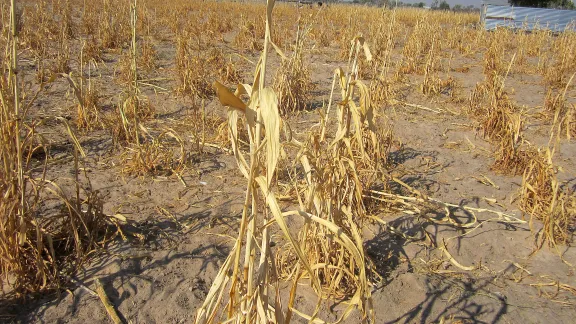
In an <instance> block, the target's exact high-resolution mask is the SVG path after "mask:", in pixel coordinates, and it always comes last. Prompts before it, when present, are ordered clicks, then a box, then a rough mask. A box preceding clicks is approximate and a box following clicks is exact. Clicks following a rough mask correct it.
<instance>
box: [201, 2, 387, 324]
mask: <svg viewBox="0 0 576 324" xmlns="http://www.w3.org/2000/svg"><path fill="white" fill-rule="evenodd" d="M273 6H274V1H273V0H270V1H268V8H267V9H268V11H267V17H266V18H267V19H266V35H265V42H264V46H263V48H264V51H263V53H262V55H261V58H260V61H259V64H258V65H257V67H256V71H255V76H254V83H253V85H252V86H250V85H240V86H239V87H238V89H237V90H236V91H235V93H232V92H230V91H229V90H228V89H227V88H226V87H224V86H223V85H222V84H220V83H218V82H215V83H214V87H215V89H216V91H217V94H218V97H219V99H220V102H221V103H222V104H223V105H224V106H228V107H229V108H230V110H229V125H230V129H231V141H232V148H233V151H234V155H235V156H236V160H237V162H238V166H239V169H240V171H241V173H242V174H243V175H244V177H245V178H246V180H247V182H248V184H247V192H246V200H245V204H244V208H243V211H242V221H241V223H240V230H239V233H238V238H237V240H236V242H235V244H234V247H233V248H232V251H231V252H230V255H229V256H228V258H227V259H226V261H225V262H224V265H223V266H222V267H221V268H220V271H219V273H218V275H217V277H216V278H215V279H214V283H213V284H212V287H211V289H210V291H209V292H208V296H207V298H206V300H205V302H204V304H203V305H202V307H201V308H200V309H199V310H198V313H197V317H196V322H197V323H212V322H214V321H225V320H228V321H231V322H237V323H240V322H270V321H272V322H276V323H289V322H290V320H291V318H292V316H293V314H294V313H296V314H297V315H299V316H301V317H303V318H305V319H308V320H312V318H314V317H316V313H317V312H318V309H319V306H320V300H321V299H319V301H318V303H317V306H316V310H315V311H314V314H312V315H307V314H303V313H302V312H300V311H298V310H297V309H295V308H294V300H295V297H296V295H297V287H298V282H299V281H300V279H301V278H304V277H308V279H309V280H310V282H311V284H312V287H313V288H314V289H315V290H316V291H317V292H318V294H319V296H320V297H322V296H324V297H325V296H326V295H332V296H340V297H344V296H346V297H350V295H351V296H352V297H351V299H350V300H349V302H350V305H349V307H348V309H347V310H346V311H345V312H344V314H343V317H344V318H345V317H348V316H349V315H350V314H351V313H352V311H353V310H354V309H355V308H357V309H359V310H360V313H361V319H362V322H373V321H374V318H373V309H372V302H371V296H370V281H369V274H368V270H367V264H368V263H369V262H368V260H367V258H366V256H365V255H364V247H363V240H362V238H361V231H360V228H359V225H358V224H359V222H362V217H361V215H354V213H356V212H358V211H360V212H362V211H364V210H365V209H364V207H363V202H362V201H363V200H362V187H360V181H362V180H365V181H367V180H368V179H372V177H375V176H374V175H370V176H367V178H365V176H362V177H360V176H359V173H358V172H359V171H358V170H364V168H368V167H366V166H364V165H358V170H357V169H356V165H354V163H355V162H356V161H365V159H366V158H368V157H372V158H373V159H375V160H376V159H378V158H379V157H381V156H382V155H381V154H380V152H383V151H384V150H382V151H380V142H379V141H378V140H379V139H378V137H377V135H376V133H374V128H373V127H374V125H373V120H372V119H373V117H374V116H373V111H372V106H371V103H370V100H369V93H368V89H367V87H366V86H364V85H363V84H362V83H361V82H360V81H358V80H356V77H357V64H358V63H357V58H358V51H359V48H361V47H362V44H363V39H361V38H357V40H356V42H355V46H357V47H358V50H357V51H355V53H356V54H355V56H354V57H355V58H354V64H353V65H352V69H351V71H354V73H351V74H349V75H348V77H346V76H344V74H340V77H339V81H340V83H341V85H342V94H343V98H342V99H343V102H342V103H341V104H339V111H338V116H339V117H338V120H339V122H338V125H339V127H338V132H337V133H336V135H335V138H334V141H333V143H334V144H333V145H334V146H331V144H330V143H329V142H328V141H324V140H320V141H321V143H320V145H323V146H326V147H327V148H326V149H323V150H321V151H316V152H314V151H312V148H310V147H309V146H308V145H313V144H314V143H315V142H316V141H315V140H312V141H311V142H310V144H306V143H301V142H299V141H297V140H296V139H294V138H289V139H288V142H286V143H285V144H284V145H291V146H295V147H296V148H298V149H299V151H300V153H299V154H298V155H296V157H294V158H293V160H294V162H295V163H299V164H300V165H301V167H302V168H303V169H304V170H306V174H307V175H306V181H307V183H308V186H309V189H308V190H307V191H306V192H304V193H303V196H305V197H306V200H305V203H304V202H302V201H301V206H300V209H297V210H291V211H285V212H282V210H281V208H280V205H279V203H278V198H277V193H276V186H275V184H274V174H275V173H276V167H277V164H278V161H279V159H280V156H281V152H282V151H284V148H283V146H284V145H283V144H281V142H280V131H281V128H282V127H284V128H287V127H288V126H287V124H286V123H285V122H283V121H282V120H281V119H280V111H279V107H278V98H277V95H276V94H275V92H274V91H273V90H272V89H270V88H268V87H266V86H265V84H266V82H265V81H266V62H267V56H268V52H267V51H268V49H269V46H271V42H270V35H271V24H270V22H271V19H272V9H273ZM358 44H360V45H358ZM364 48H365V49H366V50H367V47H365V46H364ZM353 88H358V89H359V90H358V91H359V92H360V102H361V103H360V105H359V106H357V105H356V104H355V103H354V101H353V100H352V99H353V98H354V95H353V93H354V90H352V89H353ZM241 95H249V96H250V100H249V102H248V104H245V103H244V102H243V101H242V100H241V99H240V97H241ZM238 113H244V115H245V116H246V130H247V132H248V133H249V138H250V147H249V153H248V154H247V156H246V154H245V153H243V152H242V151H241V150H240V148H239V143H238V125H237V124H238ZM366 124H368V126H366ZM282 125H284V126H282ZM325 125H326V124H324V126H323V127H325ZM352 125H353V126H352ZM366 127H367V128H366ZM321 133H322V134H324V131H322V132H321ZM319 137H323V135H321V134H316V136H315V138H316V139H318V138H319ZM312 138H314V137H312ZM327 151H334V154H336V155H332V157H333V158H339V159H341V163H342V164H341V165H340V166H341V167H342V169H341V173H339V176H336V177H330V176H329V175H328V173H327V172H323V171H322V170H320V169H317V170H313V169H312V168H319V167H322V168H323V167H324V165H322V166H319V165H316V164H315V163H322V162H324V160H323V158H324V157H322V158H321V159H318V158H317V155H316V154H322V153H323V152H327ZM321 152H322V153H321ZM308 156H309V157H310V158H309V157H308ZM368 161H372V160H371V159H370V160H368ZM379 162H381V161H379ZM369 164H370V163H369ZM370 167H372V168H373V167H374V166H373V165H372V164H370ZM368 169H369V170H370V168H368ZM371 171H372V170H371ZM318 172H321V173H320V174H318ZM325 177H326V178H325ZM331 179H332V180H331ZM324 180H326V181H329V182H327V183H324V184H323V183H319V182H320V181H324ZM372 181H374V180H372ZM339 182H340V183H341V184H342V185H345V186H348V188H349V190H350V191H349V192H348V193H349V194H348V195H343V196H340V199H334V200H333V197H331V196H330V195H331V194H333V193H334V192H335V190H337V189H336V188H337V185H338V183H339ZM345 183H347V184H345ZM324 185H325V186H324ZM314 206H315V207H314ZM332 207H334V208H335V209H331V208H332ZM287 217H302V218H304V220H305V221H306V222H305V225H304V227H303V228H302V229H301V230H300V231H299V232H300V233H301V235H299V236H298V237H297V238H296V237H294V236H293V234H291V233H292V231H291V230H289V228H288V224H287V223H286V219H287ZM270 224H275V225H277V226H278V228H279V230H280V231H281V232H282V234H283V237H284V239H285V240H286V241H287V244H288V246H289V250H290V251H291V254H292V255H293V256H294V257H293V258H288V259H290V260H294V263H293V265H294V264H295V267H293V268H292V269H293V270H294V271H293V272H292V273H291V276H290V279H292V280H293V285H292V290H291V291H290V297H289V300H288V305H287V308H283V304H282V302H281V298H280V291H279V282H278V280H277V277H278V276H277V273H278V270H279V269H278V267H279V266H282V264H280V265H279V264H276V263H275V262H273V260H274V256H273V252H272V250H271V247H270V231H271V226H270ZM314 233H316V234H317V235H313V234H314ZM321 237H323V238H324V239H325V238H329V242H330V244H329V245H327V246H326V245H324V249H323V251H320V252H319V253H321V254H323V255H322V256H318V258H316V256H315V255H314V253H313V251H314V249H315V246H314V244H313V243H314V242H316V241H317V240H319V239H320V238H321ZM258 241H260V243H259V244H258V243H257V242H258ZM257 247H258V249H257ZM258 251H259V253H257V252H258ZM242 252H244V260H243V261H242V258H241V254H242ZM334 253H339V254H340V255H341V262H338V261H337V260H336V261H333V262H334V263H333V264H320V263H318V262H319V260H324V261H326V262H332V260H333V259H334V258H333V257H331V256H333V255H335V254H334ZM258 254H259V256H258ZM311 257H314V259H311ZM312 261H313V262H314V263H312ZM322 268H323V269H326V268H330V270H329V271H328V272H324V271H322ZM242 269H243V270H242ZM321 273H322V274H321ZM328 274H331V275H334V276H333V277H330V278H329V277H326V276H327V275H328ZM321 276H323V277H321ZM338 277H340V279H338ZM339 284H345V285H346V286H345V288H339V287H337V286H335V285H339ZM226 292H227V298H226V299H225V298H224V294H225V293H226Z"/></svg>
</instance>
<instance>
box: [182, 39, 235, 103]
mask: <svg viewBox="0 0 576 324" xmlns="http://www.w3.org/2000/svg"><path fill="white" fill-rule="evenodd" d="M192 35H196V36H192ZM193 37H194V38H196V40H197V42H193V41H191V39H194V38H193ZM205 46H206V45H205V44H204V40H202V36H199V35H198V34H197V32H196V31H192V32H183V33H182V34H180V35H179V36H178V39H177V46H176V69H177V72H178V79H179V81H180V85H179V87H178V92H179V93H181V94H184V95H187V96H191V97H193V98H196V97H197V98H203V99H206V98H209V97H211V96H213V95H214V94H215V93H214V89H212V85H211V83H210V81H209V80H213V79H218V80H220V81H222V82H225V83H239V82H241V81H242V77H241V75H240V73H239V72H238V70H237V69H236V66H235V65H234V63H233V62H232V61H231V60H228V61H227V60H226V57H225V55H224V51H223V50H222V49H220V48H217V47H212V48H209V49H208V48H205Z"/></svg>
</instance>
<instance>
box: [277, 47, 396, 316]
mask: <svg viewBox="0 0 576 324" xmlns="http://www.w3.org/2000/svg"><path fill="white" fill-rule="evenodd" d="M362 47H364V40H363V38H361V37H356V38H355V39H354V42H353V46H352V48H353V51H352V52H353V53H355V55H354V58H353V63H352V64H351V66H349V71H355V72H353V73H352V72H349V73H348V74H344V72H343V71H342V70H341V69H338V70H337V71H336V73H335V79H336V80H337V82H338V83H339V85H340V87H341V95H342V98H343V99H342V100H341V101H340V102H339V103H338V109H337V126H338V127H337V131H336V133H335V134H334V137H333V139H332V140H331V141H328V140H324V139H322V137H323V136H324V135H323V134H325V133H326V127H327V123H326V122H324V123H323V126H322V129H320V130H318V131H317V132H311V133H310V135H309V137H308V139H307V141H306V142H304V143H302V144H300V145H298V146H299V147H300V151H299V152H298V154H297V158H298V159H299V161H300V163H301V166H302V171H303V174H302V175H300V177H302V178H304V179H305V185H304V186H299V185H298V183H295V184H294V187H295V188H299V187H302V188H304V189H301V190H298V192H297V197H298V201H299V202H300V209H301V211H300V213H302V212H305V213H306V214H308V215H315V216H316V217H318V221H316V222H311V223H309V224H305V225H304V226H303V228H302V229H301V230H299V231H298V233H299V234H298V241H299V244H300V246H301V247H302V250H303V252H304V254H305V256H306V257H307V261H308V263H309V264H310V265H311V266H312V269H313V271H314V276H315V277H316V278H318V279H319V281H320V285H321V288H322V289H321V290H320V291H317V293H318V294H319V295H320V296H322V297H323V298H339V299H342V298H344V299H346V298H350V296H352V297H351V301H352V304H353V305H354V303H355V304H356V307H358V308H359V309H360V310H362V311H363V312H364V314H371V312H372V310H371V308H370V306H369V303H370V293H369V291H368V290H369V289H370V288H369V287H370V285H371V284H370V283H371V282H372V280H373V279H374V277H375V276H376V277H377V275H376V273H375V272H373V271H371V270H373V268H372V266H371V265H372V262H371V260H370V259H369V258H368V257H367V256H366V255H365V252H364V249H363V242H364V239H363V235H362V228H363V226H364V224H365V223H366V222H367V221H368V212H369V206H367V205H366V202H365V199H364V193H365V192H366V191H367V190H368V189H370V188H372V187H373V186H374V185H375V184H379V185H384V186H386V184H387V180H388V179H387V176H388V172H387V170H386V166H387V165H388V161H387V156H388V153H389V149H390V147H391V144H392V135H391V131H390V129H389V128H386V127H382V128H378V127H376V125H375V120H374V118H375V116H374V110H373V105H372V102H371V100H370V92H369V90H368V88H367V87H366V85H365V84H364V83H362V82H361V81H360V80H358V74H357V71H358V70H357V65H358V50H359V49H360V48H362ZM364 49H365V50H367V47H364ZM366 56H367V57H370V56H371V55H369V54H368V55H366ZM355 91H358V98H356V95H355ZM356 99H358V103H359V104H356V102H355V100H356ZM297 172H298V171H297V169H296V170H294V173H295V174H297ZM296 178H299V177H296ZM337 233H341V234H337ZM348 240H350V241H348ZM352 247H354V248H352ZM277 260H278V264H279V269H280V273H281V274H282V275H283V277H284V278H285V279H292V280H294V279H296V278H295V276H298V273H295V272H294V271H293V269H294V268H296V267H298V258H297V256H296V253H295V250H294V249H293V248H292V247H291V246H289V245H288V246H287V247H286V248H283V249H282V250H281V252H279V255H278V258H277ZM314 288H316V287H314ZM352 310H353V309H352V308H351V307H349V308H348V309H347V310H346V311H345V312H344V314H343V317H347V316H348V315H349V314H350V312H351V311H352ZM363 320H371V319H370V317H368V318H363ZM372 320H373V319H372Z"/></svg>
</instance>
